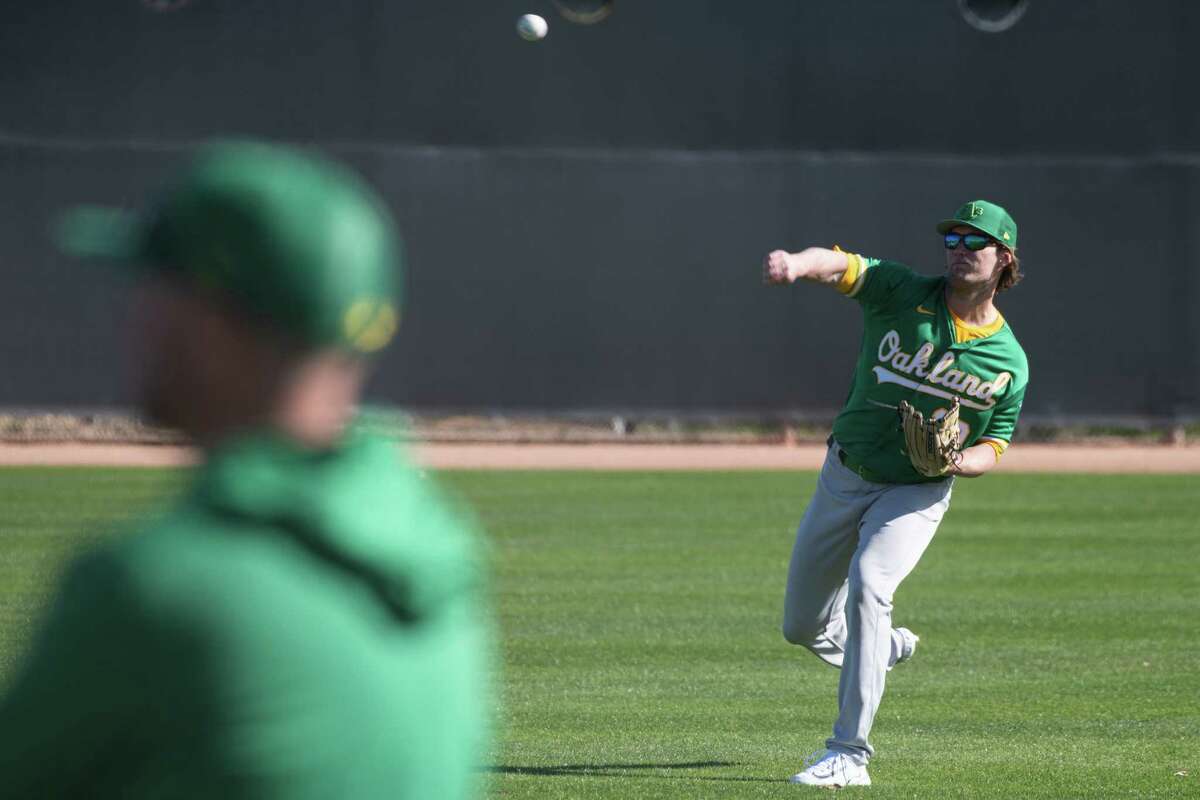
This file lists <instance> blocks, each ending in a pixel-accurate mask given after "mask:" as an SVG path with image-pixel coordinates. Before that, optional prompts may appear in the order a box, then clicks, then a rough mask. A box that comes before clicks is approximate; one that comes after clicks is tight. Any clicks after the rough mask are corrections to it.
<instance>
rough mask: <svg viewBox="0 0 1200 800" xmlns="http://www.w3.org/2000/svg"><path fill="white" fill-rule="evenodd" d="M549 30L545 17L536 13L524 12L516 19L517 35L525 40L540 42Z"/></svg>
mask: <svg viewBox="0 0 1200 800" xmlns="http://www.w3.org/2000/svg"><path fill="white" fill-rule="evenodd" d="M549 31H550V26H549V25H547V24H546V20H545V18H544V17H539V16H538V15H537V14H526V15H525V16H523V17H521V18H520V19H519V20H517V35H519V36H520V37H521V38H522V39H524V40H525V41H527V42H540V41H541V40H542V39H545V38H546V34H547V33H548V32H549Z"/></svg>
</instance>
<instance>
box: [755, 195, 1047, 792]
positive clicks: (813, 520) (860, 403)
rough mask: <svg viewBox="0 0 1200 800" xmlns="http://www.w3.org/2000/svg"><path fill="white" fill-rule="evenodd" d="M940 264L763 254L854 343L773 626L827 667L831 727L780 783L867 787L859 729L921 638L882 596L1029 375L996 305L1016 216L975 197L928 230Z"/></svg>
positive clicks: (999, 439)
mask: <svg viewBox="0 0 1200 800" xmlns="http://www.w3.org/2000/svg"><path fill="white" fill-rule="evenodd" d="M937 230H938V232H939V233H940V234H942V236H943V242H944V245H945V254H946V271H945V274H943V275H941V276H938V277H929V276H925V275H919V274H917V273H915V272H913V271H912V270H911V269H909V268H908V267H906V266H904V265H903V264H899V263H895V262H891V261H880V260H877V259H873V258H865V257H863V256H861V255H858V254H856V253H848V252H843V251H841V250H840V249H838V248H836V247H835V248H834V249H832V250H827V249H824V248H819V247H810V248H808V249H806V250H803V251H801V252H799V253H787V252H785V251H782V250H776V251H774V252H772V253H771V254H770V255H768V256H767V258H766V263H765V265H764V277H765V280H766V281H767V282H768V283H772V284H789V283H793V282H795V281H797V280H807V281H812V282H814V283H823V284H826V285H828V286H831V287H833V288H835V289H836V290H837V291H839V292H841V293H842V294H844V295H846V296H847V297H850V298H852V299H854V300H856V301H857V302H858V304H859V305H860V306H861V307H862V310H863V341H862V347H861V350H860V352H859V356H858V364H857V366H856V368H855V372H854V380H853V383H852V385H851V387H850V395H849V398H848V399H847V401H846V405H845V407H844V408H843V409H842V411H841V413H840V414H839V415H838V417H837V420H836V422H835V423H834V426H833V435H832V436H831V437H830V443H829V451H828V454H827V456H826V459H825V464H824V466H823V467H822V469H821V475H820V480H819V481H818V484H817V489H816V492H815V494H814V495H813V498H812V501H811V502H810V504H809V506H808V508H807V510H806V511H805V513H804V517H803V519H802V521H801V522H800V527H799V529H798V530H797V532H796V542H795V546H794V548H793V551H792V557H791V563H790V566H789V569H788V581H787V593H786V600H785V603H784V615H783V635H784V637H785V638H786V639H787V641H789V642H791V643H792V644H798V645H801V646H803V647H806V648H808V649H809V650H811V651H812V652H813V654H815V655H816V656H817V657H818V658H820V659H822V660H823V661H825V662H826V663H828V664H831V665H832V666H834V667H838V668H839V669H840V670H841V675H840V679H839V684H838V707H839V713H838V718H837V721H836V722H835V724H834V726H833V735H832V736H831V737H830V738H829V739H828V740H827V741H826V743H825V749H824V750H823V751H818V752H817V753H814V754H813V755H812V756H810V757H809V759H808V760H807V761H806V764H805V769H804V770H803V771H801V772H799V773H797V774H796V775H794V776H792V778H791V780H792V782H793V783H799V784H807V785H810V786H824V787H841V786H851V785H869V784H870V782H871V779H870V777H869V776H868V774H867V762H868V761H869V760H870V758H871V756H872V754H873V753H874V750H873V748H872V747H871V744H870V742H869V741H868V735H869V734H870V731H871V725H872V723H873V722H874V720H875V713H876V711H877V710H878V709H879V702H880V700H881V699H882V697H883V689H884V680H885V677H886V675H887V672H888V671H889V670H890V669H891V668H892V667H893V666H895V665H896V664H898V663H900V662H903V661H907V660H908V659H910V658H911V657H912V655H913V651H914V650H915V649H916V646H917V642H918V641H919V638H918V637H917V636H916V635H914V634H913V633H912V632H911V631H909V630H908V629H907V628H893V627H892V596H893V595H894V593H895V591H896V588H897V587H898V586H899V585H900V582H901V581H902V580H904V578H905V577H906V576H907V575H908V574H909V573H910V572H911V571H912V569H913V568H914V567H915V566H916V565H917V562H918V560H919V559H920V558H921V554H922V553H924V551H925V548H926V547H928V546H929V543H930V541H931V540H932V539H933V535H934V533H935V532H936V531H937V527H938V523H940V522H941V520H942V516H943V515H944V514H945V513H946V509H947V508H948V507H949V505H950V494H951V490H952V488H953V484H954V478H955V477H956V476H962V477H976V476H979V475H983V474H984V473H986V472H988V471H989V470H990V469H991V468H992V467H994V466H995V465H996V463H997V461H998V460H999V458H1000V457H1001V455H1002V454H1003V453H1004V451H1005V449H1006V448H1007V447H1008V444H1009V442H1010V440H1011V438H1012V434H1013V429H1014V428H1015V426H1016V423H1017V417H1018V415H1019V414H1020V411H1021V403H1022V401H1023V399H1024V396H1025V388H1026V385H1027V383H1028V380H1029V369H1028V364H1027V361H1026V358H1025V353H1024V352H1023V351H1022V349H1021V346H1020V345H1019V344H1018V343H1017V340H1016V337H1014V336H1013V332H1012V329H1011V328H1010V327H1009V326H1008V324H1007V323H1006V322H1005V320H1004V317H1003V316H1002V315H1001V314H1000V312H999V310H997V308H996V306H995V304H994V300H995V296H996V294H997V293H998V292H1003V291H1005V290H1007V289H1010V288H1011V287H1012V286H1013V285H1014V284H1016V283H1017V281H1019V280H1020V277H1021V273H1020V265H1019V262H1018V260H1017V254H1016V249H1017V226H1016V224H1015V223H1014V222H1013V220H1012V217H1010V216H1009V215H1008V212H1006V211H1005V210H1004V209H1003V208H1001V207H1000V206H998V205H995V204H994V203H989V202H987V201H985V200H975V201H973V202H970V203H967V204H965V205H963V206H962V207H961V208H959V209H958V211H957V212H956V213H955V215H954V217H953V218H951V219H948V220H945V221H943V222H941V223H939V224H938V226H937Z"/></svg>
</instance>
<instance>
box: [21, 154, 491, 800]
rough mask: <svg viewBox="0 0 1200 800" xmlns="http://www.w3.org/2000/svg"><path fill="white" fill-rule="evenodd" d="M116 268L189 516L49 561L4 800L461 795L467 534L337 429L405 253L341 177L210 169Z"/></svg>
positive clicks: (100, 228) (255, 165) (472, 635)
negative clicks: (184, 454) (56, 566)
mask: <svg viewBox="0 0 1200 800" xmlns="http://www.w3.org/2000/svg"><path fill="white" fill-rule="evenodd" d="M98 214H99V212H93V213H92V214H91V215H90V216H88V215H83V216H79V215H77V216H76V217H75V218H74V221H73V224H72V225H70V226H68V227H67V228H66V230H65V233H64V239H65V240H66V241H67V242H68V243H69V245H70V246H71V249H72V250H73V251H74V252H76V253H86V254H90V255H95V256H107V257H111V258H116V259H120V260H122V261H124V262H125V263H127V264H128V265H130V266H131V267H132V268H133V270H134V272H135V274H136V276H137V280H138V283H139V284H140V285H139V296H138V298H137V303H136V306H137V312H136V315H137V317H138V320H139V321H138V323H137V325H136V327H137V331H138V347H139V349H140V351H141V352H140V354H139V355H140V358H139V363H140V365H141V367H142V375H141V380H140V390H141V392H142V402H143V404H144V407H145V409H146V410H147V412H148V413H149V414H150V415H151V416H153V417H154V418H155V419H157V420H159V421H161V422H164V423H167V424H170V425H174V426H177V427H178V428H180V429H182V430H183V431H185V432H186V433H188V434H189V435H190V436H192V437H193V438H194V440H195V441H196V442H197V443H198V444H199V446H200V447H201V448H202V449H203V450H204V452H205V455H206V459H205V463H204V465H203V466H202V467H201V468H200V469H199V471H198V473H197V474H196V476H195V480H194V483H193V485H192V486H191V488H190V491H189V492H188V493H187V494H186V497H185V499H184V500H183V501H182V502H181V503H180V504H179V505H178V507H176V508H175V509H173V510H172V511H170V512H169V513H167V514H166V515H165V516H162V517H161V518H158V519H154V520H152V521H148V522H146V523H144V524H142V525H140V526H138V528H137V530H135V531H133V532H132V535H130V536H128V537H126V538H122V539H119V540H115V541H113V542H111V543H109V544H105V545H101V546H100V547H98V548H96V549H95V550H93V551H91V552H89V553H87V554H86V555H84V556H83V557H81V558H80V559H79V560H77V561H76V562H75V563H74V564H73V565H71V566H70V568H69V569H68V571H67V573H66V576H65V578H64V579H63V583H62V586H61V587H60V589H59V591H58V595H57V597H56V598H55V600H54V602H53V604H52V607H51V609H50V611H49V613H48V616H47V618H46V620H45V622H44V624H43V626H42V628H41V631H40V633H39V634H38V636H37V638H36V640H35V642H34V645H33V649H32V652H31V653H30V654H29V656H28V658H27V659H26V661H25V663H24V666H23V669H22V670H21V671H20V673H19V674H18V675H17V677H16V680H15V683H14V684H13V685H12V686H11V688H10V690H9V692H8V694H7V696H6V697H5V698H4V700H3V702H2V704H0V796H3V797H22V798H25V797H68V796H86V797H98V798H103V797H122V798H140V797H147V798H149V797H154V798H166V797H205V798H213V797H221V798H251V797H253V798H333V797H336V798H383V797H389V798H395V797H412V798H422V799H424V798H465V797H477V796H479V787H478V786H477V785H476V783H477V781H476V775H477V770H478V768H479V765H480V763H481V759H482V758H483V757H484V748H485V747H486V745H487V736H486V729H487V720H486V710H487V709H488V708H489V706H490V697H489V693H488V689H487V680H486V674H487V670H488V668H489V666H490V664H489V658H488V655H489V643H490V626H489V623H488V621H487V616H486V614H485V613H484V611H483V609H482V607H481V599H480V592H481V589H482V587H481V567H480V564H479V562H478V560H477V552H476V543H475V533H474V531H473V530H472V525H471V524H470V523H469V522H468V521H467V520H466V519H464V518H462V517H460V516H458V515H457V514H456V513H455V512H454V511H453V510H452V509H451V508H450V507H449V505H448V504H447V503H446V502H445V501H444V500H443V499H442V498H441V497H440V496H439V495H438V493H437V492H436V490H435V489H434V488H433V487H432V486H431V485H430V483H429V482H428V481H423V480H421V478H420V476H419V474H418V473H416V472H415V471H414V470H413V469H411V468H410V467H408V466H407V465H406V464H405V463H404V462H403V461H402V460H401V457H400V456H399V455H398V454H397V452H396V449H395V447H394V446H393V445H392V444H390V443H389V442H386V441H383V440H380V439H376V438H373V437H371V436H369V435H366V434H364V433H362V432H360V431H356V430H355V428H354V426H353V424H352V422H351V417H352V410H353V408H354V404H355V402H356V400H357V398H358V396H359V392H360V389H361V387H362V383H363V379H364V377H365V375H366V373H367V363H368V362H367V358H368V356H369V355H370V354H371V353H374V352H376V351H378V350H379V349H380V348H382V347H383V346H384V345H385V344H387V342H388V340H389V339H391V338H392V334H393V333H394V332H395V329H396V324H397V306H396V303H397V300H396V297H397V292H396V285H397V276H396V275H395V270H396V267H397V266H398V260H399V254H398V247H399V245H398V242H397V241H396V238H395V237H394V234H393V230H392V227H391V223H390V222H389V220H388V217H387V215H386V212H384V211H383V209H382V207H381V205H380V204H379V203H378V201H377V200H376V199H375V198H374V196H373V195H372V194H371V193H370V192H369V191H368V190H367V189H366V187H365V186H364V185H363V184H361V183H360V182H359V181H358V179H357V178H355V177H354V176H353V175H351V174H350V173H348V172H346V171H344V170H343V169H341V168H340V167H338V166H336V165H333V164H330V163H327V162H324V161H320V160H317V159H314V158H310V157H306V156H303V155H300V154H299V153H296V152H293V151H289V150H285V149H281V148H274V147H268V146H266V145H257V144H252V143H242V144H225V145H216V146H214V147H212V148H210V149H208V150H207V151H205V152H204V153H202V154H201V155H200V156H199V157H198V158H197V159H196V161H195V162H194V164H193V165H192V166H191V168H190V169H189V170H188V171H187V172H186V173H185V174H184V175H183V176H182V178H181V179H180V180H179V181H178V182H177V183H176V184H175V185H174V186H173V188H171V189H170V190H169V191H168V192H167V193H166V195H165V197H164V200H163V202H162V203H161V205H159V206H158V207H157V208H156V209H154V211H153V212H152V213H151V214H150V215H149V216H148V217H147V218H146V219H145V221H144V223H139V222H135V221H129V220H125V221H123V220H122V219H121V218H119V217H117V216H115V215H114V214H111V213H110V214H108V215H107V216H104V215H99V216H98Z"/></svg>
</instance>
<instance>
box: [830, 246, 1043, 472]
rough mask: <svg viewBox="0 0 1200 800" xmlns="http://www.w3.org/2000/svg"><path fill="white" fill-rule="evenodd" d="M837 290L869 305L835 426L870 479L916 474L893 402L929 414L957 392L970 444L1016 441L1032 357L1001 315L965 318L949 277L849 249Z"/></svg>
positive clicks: (964, 439) (999, 447)
mask: <svg viewBox="0 0 1200 800" xmlns="http://www.w3.org/2000/svg"><path fill="white" fill-rule="evenodd" d="M847 255H848V259H849V267H848V269H847V270H846V273H845V275H844V276H843V278H842V281H841V283H840V284H839V287H838V288H839V289H840V290H841V291H842V292H843V293H844V294H846V295H848V296H850V297H853V298H854V299H855V300H857V301H858V303H859V305H861V306H862V309H863V340H862V347H861V350H860V351H859V356H858V363H857V365H856V366H855V370H854V382H853V384H852V386H851V388H850V396H849V398H848V399H847V400H846V405H845V408H843V409H842V411H841V413H840V414H839V415H838V417H837V420H836V421H835V422H834V426H833V435H834V438H835V439H836V440H837V442H838V444H839V445H841V447H842V449H844V450H845V451H846V452H847V453H848V454H849V455H850V456H851V457H852V458H853V459H854V460H855V461H857V462H858V463H859V464H861V465H862V466H863V467H864V468H865V469H864V473H865V475H867V476H870V478H871V479H873V480H878V481H882V482H887V483H919V482H922V481H928V480H940V479H939V478H933V479H930V478H925V477H924V476H922V475H921V474H920V473H918V472H917V471H916V470H915V469H913V467H912V464H911V463H910V462H909V460H908V456H907V455H906V454H905V450H904V436H903V434H902V433H901V431H900V428H899V425H898V419H897V413H896V410H895V409H896V406H897V405H899V403H900V401H901V400H907V401H908V402H909V403H911V404H912V405H913V406H915V407H916V408H917V409H918V410H920V411H921V412H922V413H923V414H925V415H926V416H927V417H928V416H930V415H934V416H940V415H941V414H943V413H945V412H946V410H948V408H949V407H950V403H951V401H952V400H953V399H954V398H955V397H957V398H958V400H959V403H960V409H959V414H960V417H959V419H960V434H961V441H962V442H963V446H964V447H970V446H972V445H974V444H978V443H980V442H987V443H989V444H991V445H992V447H993V448H994V449H995V450H996V452H997V457H999V454H1000V453H1002V452H1003V451H1004V448H1005V447H1007V446H1008V443H1009V442H1010V441H1011V440H1012V435H1013V430H1014V428H1015V427H1016V424H1017V417H1018V416H1019V415H1020V413H1021V403H1022V402H1023V401H1024V398H1025V387H1026V385H1027V384H1028V382H1029V364H1028V361H1027V360H1026V358H1025V352H1024V351H1023V350H1022V349H1021V345H1020V344H1018V343H1017V339H1016V337H1015V336H1013V332H1012V329H1011V328H1010V327H1009V326H1008V323H1006V322H1005V321H1004V318H1003V317H999V318H998V319H997V320H996V322H995V323H994V324H991V325H988V326H986V327H979V326H970V325H967V324H965V323H963V322H962V320H960V319H958V318H957V317H956V316H955V315H954V313H953V312H952V311H951V310H950V309H949V307H948V306H947V304H946V299H945V289H946V279H945V278H944V277H930V276H925V275H918V274H916V273H914V272H913V271H912V270H911V269H909V268H908V267H906V266H904V265H903V264H898V263H895V262H890V261H879V260H876V259H866V258H863V257H861V256H858V255H855V254H852V253H851V254H847Z"/></svg>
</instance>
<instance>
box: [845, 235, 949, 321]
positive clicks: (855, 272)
mask: <svg viewBox="0 0 1200 800" xmlns="http://www.w3.org/2000/svg"><path fill="white" fill-rule="evenodd" d="M833 249H834V250H837V251H838V252H845V251H843V250H842V249H841V248H840V247H837V246H836V245H835V246H834V248H833ZM846 260H847V264H846V271H845V272H844V273H842V279H841V280H840V281H839V282H838V284H837V289H838V291H839V292H841V293H842V294H844V295H846V296H847V297H852V298H854V299H855V300H857V301H858V302H859V303H860V304H861V305H862V306H864V307H870V308H887V307H888V306H891V305H894V304H895V305H900V304H904V303H906V302H908V300H909V299H910V298H909V295H910V294H914V290H915V291H916V294H918V295H920V296H924V293H925V291H926V287H925V284H926V283H928V281H929V279H928V278H926V277H924V276H921V275H918V274H917V273H915V272H913V271H912V269H910V268H909V267H907V266H905V265H904V264H900V263H898V262H896V261H882V260H880V259H878V258H868V257H867V256H862V255H859V254H858V253H846Z"/></svg>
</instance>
